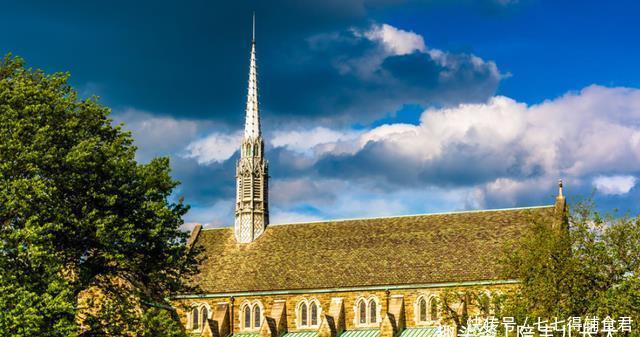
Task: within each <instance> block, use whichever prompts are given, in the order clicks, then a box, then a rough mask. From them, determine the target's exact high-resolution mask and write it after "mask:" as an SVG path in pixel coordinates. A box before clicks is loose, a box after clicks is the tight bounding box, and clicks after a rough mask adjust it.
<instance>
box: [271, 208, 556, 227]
mask: <svg viewBox="0 0 640 337" xmlns="http://www.w3.org/2000/svg"><path fill="white" fill-rule="evenodd" d="M552 207H554V205H540V206H526V207H511V208H492V209H477V210H468V211H449V212H434V213H417V214H404V215H391V216H375V217H363V218H343V219H326V220H314V221H300V222H289V223H286V222H285V223H278V224H274V223H270V224H269V226H288V225H304V224H313V223H326V222H346V221H354V220H377V219H396V218H410V217H417V216H430V215H449V214H465V213H483V212H500V211H519V210H527V209H538V208H552Z"/></svg>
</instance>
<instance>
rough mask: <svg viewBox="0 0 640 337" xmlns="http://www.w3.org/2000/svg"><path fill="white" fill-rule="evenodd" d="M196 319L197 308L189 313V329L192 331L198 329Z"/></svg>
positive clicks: (198, 325)
mask: <svg viewBox="0 0 640 337" xmlns="http://www.w3.org/2000/svg"><path fill="white" fill-rule="evenodd" d="M198 317H199V316H198V308H193V310H192V311H191V328H192V329H194V330H197V329H198V328H200V319H199V318H198Z"/></svg>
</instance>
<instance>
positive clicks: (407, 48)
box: [364, 23, 427, 55]
mask: <svg viewBox="0 0 640 337" xmlns="http://www.w3.org/2000/svg"><path fill="white" fill-rule="evenodd" d="M364 36H366V37H367V38H368V39H369V40H372V41H377V42H380V43H381V44H382V45H383V46H384V47H385V49H386V50H387V51H388V52H389V53H390V54H392V55H405V54H411V53H413V52H414V51H421V52H423V51H425V50H426V49H427V46H426V45H425V44H424V39H423V38H422V36H420V35H418V34H416V33H414V32H409V31H406V30H402V29H399V28H396V27H393V26H391V25H388V24H386V23H385V24H382V25H373V26H371V28H370V29H369V30H368V31H366V32H365V33H364Z"/></svg>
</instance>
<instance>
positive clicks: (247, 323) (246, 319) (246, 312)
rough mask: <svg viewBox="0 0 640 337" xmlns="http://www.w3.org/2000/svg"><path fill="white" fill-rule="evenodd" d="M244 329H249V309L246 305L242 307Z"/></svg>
mask: <svg viewBox="0 0 640 337" xmlns="http://www.w3.org/2000/svg"><path fill="white" fill-rule="evenodd" d="M243 315H244V327H245V328H247V329H249V328H251V307H250V306H248V305H246V306H245V307H244V313H243Z"/></svg>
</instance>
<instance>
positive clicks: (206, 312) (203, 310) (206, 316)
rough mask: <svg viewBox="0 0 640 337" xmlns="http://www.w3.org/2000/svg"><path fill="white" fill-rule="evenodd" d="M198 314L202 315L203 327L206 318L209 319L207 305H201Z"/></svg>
mask: <svg viewBox="0 0 640 337" xmlns="http://www.w3.org/2000/svg"><path fill="white" fill-rule="evenodd" d="M200 315H201V316H202V327H203V328H204V326H205V324H206V323H207V320H208V319H209V310H207V307H202V311H201V312H200Z"/></svg>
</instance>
